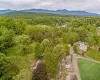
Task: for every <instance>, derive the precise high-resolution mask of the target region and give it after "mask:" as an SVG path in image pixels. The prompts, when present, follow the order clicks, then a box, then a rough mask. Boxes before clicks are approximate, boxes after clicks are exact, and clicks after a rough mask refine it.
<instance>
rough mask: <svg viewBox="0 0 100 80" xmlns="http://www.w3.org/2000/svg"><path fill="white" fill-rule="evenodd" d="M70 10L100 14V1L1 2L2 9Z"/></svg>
mask: <svg viewBox="0 0 100 80" xmlns="http://www.w3.org/2000/svg"><path fill="white" fill-rule="evenodd" d="M30 8H42V9H53V10H56V9H68V10H85V11H89V12H98V13H100V9H99V8H100V0H0V9H16V10H21V9H30Z"/></svg>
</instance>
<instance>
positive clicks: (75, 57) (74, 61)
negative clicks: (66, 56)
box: [70, 46, 81, 80]
mask: <svg viewBox="0 0 100 80" xmlns="http://www.w3.org/2000/svg"><path fill="white" fill-rule="evenodd" d="M70 54H71V55H72V67H73V69H74V72H75V74H76V76H77V78H78V80H81V78H80V72H79V67H78V63H77V56H76V54H74V49H73V47H72V46H71V47H70Z"/></svg>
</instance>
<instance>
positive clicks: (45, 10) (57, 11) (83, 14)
mask: <svg viewBox="0 0 100 80" xmlns="http://www.w3.org/2000/svg"><path fill="white" fill-rule="evenodd" d="M14 11H16V10H10V9H7V10H0V14H5V13H9V12H14ZM20 11H22V12H38V13H53V14H64V15H81V16H100V14H97V13H90V12H86V11H69V10H66V9H63V10H48V9H25V10H20Z"/></svg>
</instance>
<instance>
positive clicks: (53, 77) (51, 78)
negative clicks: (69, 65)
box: [0, 12, 100, 80]
mask: <svg viewBox="0 0 100 80" xmlns="http://www.w3.org/2000/svg"><path fill="white" fill-rule="evenodd" d="M99 30H100V17H93V16H68V15H56V14H49V13H41V14H40V13H30V12H27V13H26V12H11V13H7V14H4V15H0V80H58V79H57V75H58V73H59V63H60V62H61V60H62V59H63V58H64V57H65V56H67V55H69V53H70V46H69V45H71V46H73V47H74V51H75V53H76V54H77V55H80V56H88V57H90V58H92V59H94V60H97V61H100V31H99ZM78 41H80V42H86V43H87V45H88V47H87V51H86V52H85V51H81V52H80V51H79V48H78V45H77V44H76V43H77V42H78ZM37 61H41V62H40V63H39V64H38V65H37V68H36V69H34V68H35V65H36V63H37Z"/></svg>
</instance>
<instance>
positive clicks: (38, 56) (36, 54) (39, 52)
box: [35, 43, 43, 59]
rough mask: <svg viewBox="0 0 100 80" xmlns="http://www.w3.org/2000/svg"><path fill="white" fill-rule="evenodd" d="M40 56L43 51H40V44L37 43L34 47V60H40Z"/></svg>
mask: <svg viewBox="0 0 100 80" xmlns="http://www.w3.org/2000/svg"><path fill="white" fill-rule="evenodd" d="M42 54H43V49H42V47H41V45H40V43H37V44H36V46H35V58H36V59H40V58H41V56H42Z"/></svg>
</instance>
